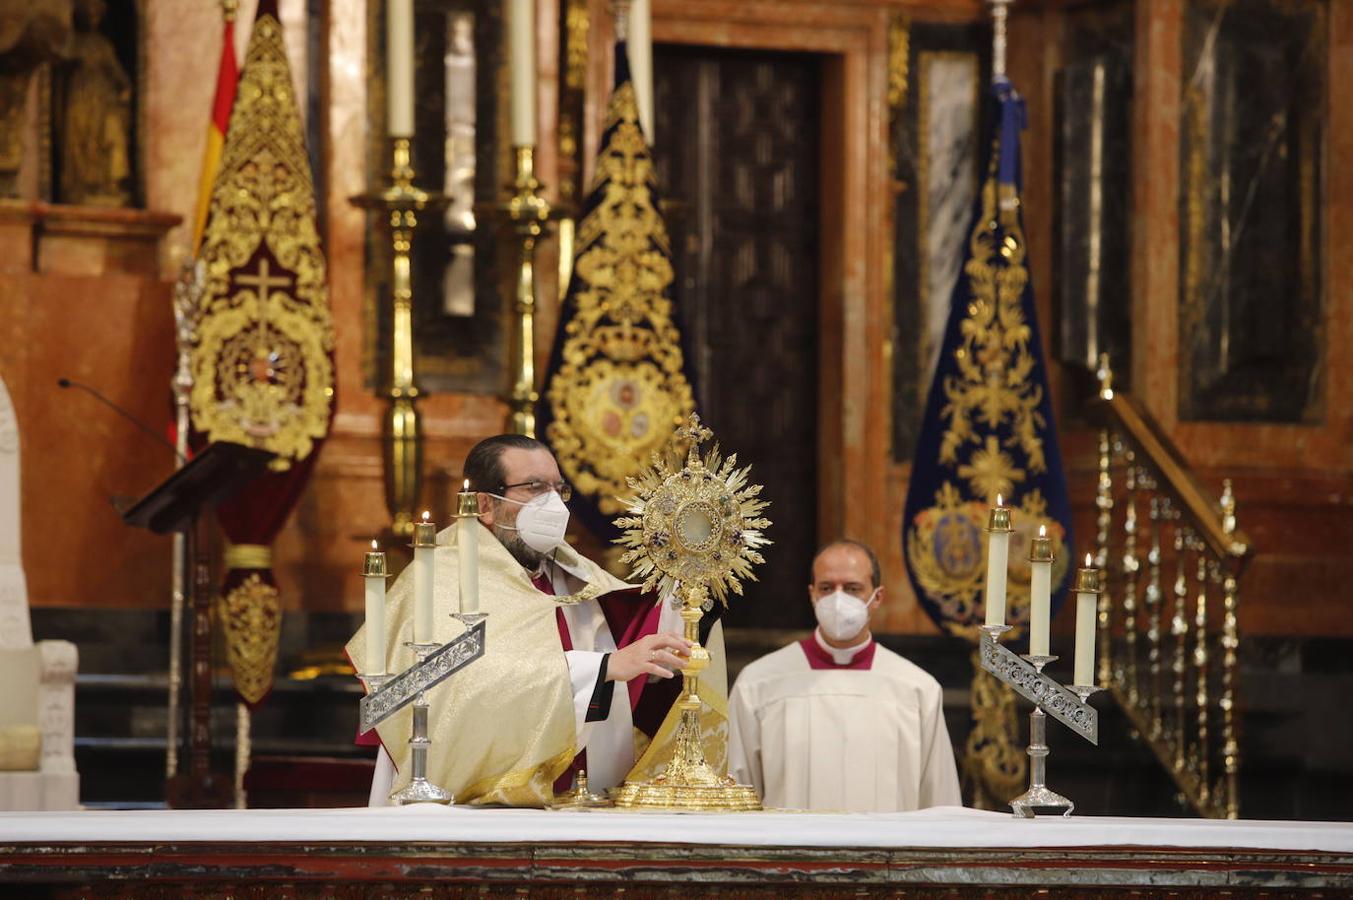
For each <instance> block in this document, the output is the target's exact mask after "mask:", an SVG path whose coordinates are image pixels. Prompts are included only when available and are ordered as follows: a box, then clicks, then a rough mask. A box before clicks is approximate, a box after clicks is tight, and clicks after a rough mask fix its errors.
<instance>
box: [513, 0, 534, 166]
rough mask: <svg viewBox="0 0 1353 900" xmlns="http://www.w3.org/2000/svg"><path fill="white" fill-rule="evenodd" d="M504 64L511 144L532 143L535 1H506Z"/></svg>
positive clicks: (523, 144) (530, 144)
mask: <svg viewBox="0 0 1353 900" xmlns="http://www.w3.org/2000/svg"><path fill="white" fill-rule="evenodd" d="M506 2H507V11H506V15H507V30H508V51H509V52H508V63H509V71H510V72H511V81H512V144H513V145H514V146H517V147H527V146H531V147H534V146H535V143H536V4H535V0H506Z"/></svg>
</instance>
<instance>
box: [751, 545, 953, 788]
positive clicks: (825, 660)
mask: <svg viewBox="0 0 1353 900" xmlns="http://www.w3.org/2000/svg"><path fill="white" fill-rule="evenodd" d="M808 597H809V599H810V601H811V602H812V604H813V612H814V615H815V616H816V618H817V621H818V627H817V629H816V630H815V631H814V632H813V634H812V635H811V636H809V637H807V638H805V639H804V640H802V641H799V642H797V643H794V644H790V645H789V646H787V647H782V648H780V649H779V650H776V651H775V652H774V653H771V654H769V655H767V656H764V657H762V658H761V659H758V660H756V661H755V662H753V663H751V664H750V665H748V666H747V667H746V668H745V669H743V671H742V674H741V675H740V676H739V677H738V680H737V684H736V685H734V687H733V693H732V694H731V695H730V696H729V715H728V718H729V746H728V760H729V774H731V775H732V776H733V777H734V778H736V779H737V780H738V781H740V782H742V783H743V784H750V785H752V786H754V787H755V788H756V790H757V791H758V793H760V794H761V797H762V802H763V803H764V804H765V805H766V806H767V807H779V808H788V809H811V810H824V811H825V810H832V811H844V812H900V811H905V810H913V809H922V808H924V807H927V806H959V805H961V803H962V800H961V799H960V795H959V788H958V772H957V769H956V768H955V766H954V751H953V747H952V746H951V745H950V743H949V731H948V729H947V728H946V727H945V725H944V713H943V709H942V704H941V691H940V685H939V682H938V681H936V680H935V679H934V678H933V677H931V676H930V675H929V674H927V673H926V672H925V671H923V670H922V669H921V668H920V667H918V666H916V665H915V664H913V663H911V662H908V661H907V660H905V659H903V658H902V657H901V656H898V655H897V654H896V653H893V652H892V651H891V650H888V649H887V648H885V647H881V646H879V645H878V643H877V642H876V641H875V640H874V638H873V635H871V634H870V631H869V618H870V616H871V615H872V613H873V612H874V611H876V610H877V609H878V608H879V605H880V604H881V603H882V602H883V587H882V586H881V584H880V579H879V564H878V558H877V557H876V556H875V555H874V552H873V550H871V549H870V548H869V547H867V546H866V545H864V544H861V543H858V542H856V541H851V540H841V541H837V542H835V543H833V544H829V545H828V546H826V547H825V548H823V549H822V550H821V551H819V552H818V554H817V556H816V557H815V558H814V560H813V581H812V584H810V585H809V586H808Z"/></svg>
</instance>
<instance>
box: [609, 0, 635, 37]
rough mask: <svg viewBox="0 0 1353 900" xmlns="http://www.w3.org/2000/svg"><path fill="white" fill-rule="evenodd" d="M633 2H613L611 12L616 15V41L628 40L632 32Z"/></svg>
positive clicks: (613, 0)
mask: <svg viewBox="0 0 1353 900" xmlns="http://www.w3.org/2000/svg"><path fill="white" fill-rule="evenodd" d="M631 2H633V0H611V10H612V12H613V13H614V14H615V39H616V40H617V41H623V40H627V39H628V38H629V31H630V3H631Z"/></svg>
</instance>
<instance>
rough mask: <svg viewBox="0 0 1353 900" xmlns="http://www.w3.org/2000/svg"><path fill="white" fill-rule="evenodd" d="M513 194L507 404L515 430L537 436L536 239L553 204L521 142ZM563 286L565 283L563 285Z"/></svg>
mask: <svg viewBox="0 0 1353 900" xmlns="http://www.w3.org/2000/svg"><path fill="white" fill-rule="evenodd" d="M515 149H516V173H515V177H514V178H513V182H512V187H513V194H512V197H511V198H510V199H509V200H508V201H507V203H506V205H505V206H504V211H505V212H506V214H507V218H508V221H509V222H511V224H512V232H513V234H514V235H515V236H516V238H517V241H518V255H517V284H516V294H515V297H516V307H515V308H516V313H517V334H516V336H515V340H514V347H513V351H514V353H513V355H514V357H515V362H516V372H515V375H514V378H513V384H512V392H511V394H509V395H508V398H507V400H508V405H509V406H510V407H511V409H512V426H511V428H512V431H513V432H515V433H516V434H524V435H527V436H529V437H535V436H536V401H537V400H538V399H539V398H540V395H539V393H538V392H537V391H536V362H535V314H536V276H535V255H536V241H537V240H538V239H539V238H540V235H541V233H542V232H543V231H544V230H545V223H546V222H548V221H549V220H550V214H551V210H550V204H549V202H548V201H546V200H545V198H544V197H542V196H541V195H540V182H539V181H537V180H536V176H535V147H533V146H530V145H523V146H518V147H516V148H515ZM561 290H562V287H561Z"/></svg>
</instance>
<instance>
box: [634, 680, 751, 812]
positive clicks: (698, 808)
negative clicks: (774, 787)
mask: <svg viewBox="0 0 1353 900" xmlns="http://www.w3.org/2000/svg"><path fill="white" fill-rule="evenodd" d="M695 702H696V707H697V709H694V710H693V709H686V708H684V701H683V709H682V711H681V724H680V725H678V726H677V734H676V753H674V754H673V756H672V762H671V764H670V765H668V767H667V771H665V772H663V773H662V774H661V775H659V776H657V777H656V778H654V779H653V780H652V781H629V782H626V783H625V784H623V785H621V786H620V787H619V788H618V789H617V790H616V792H615V805H616V806H618V807H621V808H623V809H666V810H672V809H679V810H690V811H691V812H711V811H717V810H724V811H731V812H738V811H747V810H756V809H760V808H761V799H760V798H759V797H757V795H756V790H755V789H754V788H752V787H749V786H748V785H745V784H738V783H737V782H736V781H734V780H733V778H732V777H731V776H729V775H720V774H719V773H718V772H715V771H714V770H713V769H711V768H710V767H709V764H708V763H707V762H705V751H704V750H703V749H701V747H700V713H699V711H698V707H699V705H700V698H699V697H696V698H695Z"/></svg>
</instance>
